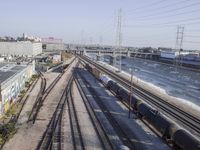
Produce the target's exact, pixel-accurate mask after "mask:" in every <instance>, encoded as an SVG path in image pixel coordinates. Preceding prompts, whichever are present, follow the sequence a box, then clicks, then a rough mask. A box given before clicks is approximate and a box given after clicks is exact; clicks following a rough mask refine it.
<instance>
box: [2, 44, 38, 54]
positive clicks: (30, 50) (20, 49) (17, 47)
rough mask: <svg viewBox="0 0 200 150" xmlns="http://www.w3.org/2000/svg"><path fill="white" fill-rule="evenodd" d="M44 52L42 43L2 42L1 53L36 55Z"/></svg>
mask: <svg viewBox="0 0 200 150" xmlns="http://www.w3.org/2000/svg"><path fill="white" fill-rule="evenodd" d="M40 53H42V43H32V42H29V41H27V42H0V54H1V55H20V56H22V55H24V56H25V55H27V56H35V55H37V54H40Z"/></svg>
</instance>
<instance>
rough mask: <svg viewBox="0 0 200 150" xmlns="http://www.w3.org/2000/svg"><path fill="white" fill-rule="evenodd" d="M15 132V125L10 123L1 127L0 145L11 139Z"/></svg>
mask: <svg viewBox="0 0 200 150" xmlns="http://www.w3.org/2000/svg"><path fill="white" fill-rule="evenodd" d="M16 132H17V129H16V128H15V123H13V122H12V123H7V124H4V125H2V126H1V127H0V145H2V144H4V143H5V142H6V141H7V140H9V139H10V138H12V137H13V135H14V134H15V133H16Z"/></svg>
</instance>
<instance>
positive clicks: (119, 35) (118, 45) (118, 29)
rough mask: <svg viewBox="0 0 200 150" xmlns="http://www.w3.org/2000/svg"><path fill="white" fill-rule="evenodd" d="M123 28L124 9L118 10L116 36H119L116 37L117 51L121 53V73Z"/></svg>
mask: <svg viewBox="0 0 200 150" xmlns="http://www.w3.org/2000/svg"><path fill="white" fill-rule="evenodd" d="M121 27H122V9H121V8H120V9H119V10H118V21H117V34H116V36H117V37H116V39H117V51H119V52H120V62H119V65H120V66H119V71H121V44H122V32H121Z"/></svg>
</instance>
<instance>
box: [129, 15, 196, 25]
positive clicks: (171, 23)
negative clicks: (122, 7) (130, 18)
mask: <svg viewBox="0 0 200 150" xmlns="http://www.w3.org/2000/svg"><path fill="white" fill-rule="evenodd" d="M194 20H198V21H200V17H198V18H190V19H182V20H176V21H171V22H163V23H155V24H136V25H128V26H127V25H126V26H125V27H137V26H144V25H145V26H160V25H162V26H163V25H166V26H167V25H169V26H171V25H174V24H177V23H180V22H187V21H194ZM199 23H200V22H191V23H183V24H184V25H189V24H199Z"/></svg>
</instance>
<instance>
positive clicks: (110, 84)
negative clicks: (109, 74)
mask: <svg viewBox="0 0 200 150" xmlns="http://www.w3.org/2000/svg"><path fill="white" fill-rule="evenodd" d="M107 86H108V88H109V89H110V90H112V91H113V92H114V93H115V94H118V93H117V92H118V89H119V88H120V87H119V85H118V84H117V83H116V82H114V81H112V80H110V81H108V84H107Z"/></svg>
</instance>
